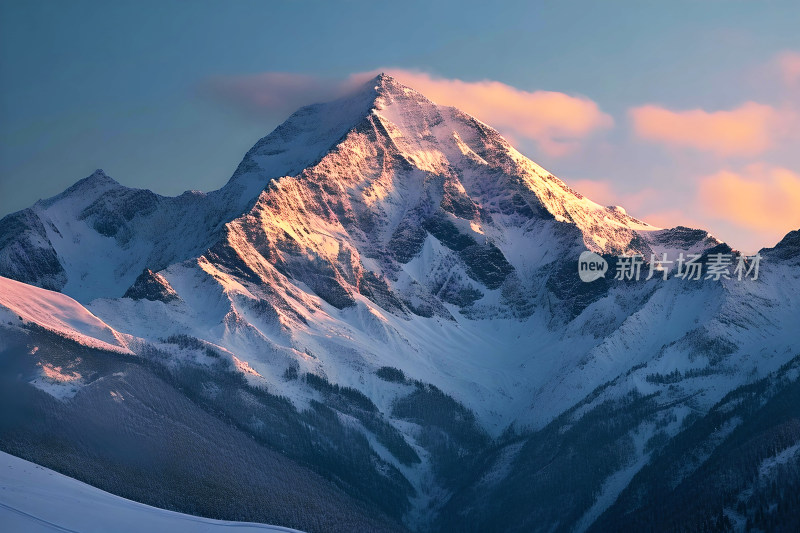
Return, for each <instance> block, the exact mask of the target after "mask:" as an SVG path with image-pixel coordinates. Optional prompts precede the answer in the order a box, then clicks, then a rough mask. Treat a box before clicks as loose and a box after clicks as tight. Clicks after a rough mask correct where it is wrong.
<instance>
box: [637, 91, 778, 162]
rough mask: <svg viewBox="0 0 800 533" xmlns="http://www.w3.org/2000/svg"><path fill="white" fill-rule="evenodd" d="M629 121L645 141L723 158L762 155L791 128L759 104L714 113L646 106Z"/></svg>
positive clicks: (773, 112)
mask: <svg viewBox="0 0 800 533" xmlns="http://www.w3.org/2000/svg"><path fill="white" fill-rule="evenodd" d="M630 117H631V119H632V121H633V127H634V131H635V133H636V135H637V136H639V137H640V138H642V139H645V140H648V141H653V142H658V143H662V144H665V145H668V146H673V147H679V148H692V149H695V150H699V151H704V152H712V153H715V154H717V155H720V156H730V155H736V156H753V155H758V154H761V153H763V152H765V151H767V150H768V149H770V148H772V147H773V146H774V145H775V144H776V143H777V141H778V139H779V138H780V137H781V136H782V135H784V134H785V132H786V130H787V125H788V117H787V116H786V114H784V113H783V112H781V111H779V110H777V109H775V108H773V107H771V106H768V105H764V104H759V103H756V102H747V103H745V104H743V105H741V106H740V107H738V108H736V109H733V110H730V111H714V112H709V111H704V110H702V109H692V110H688V111H671V110H669V109H665V108H663V107H660V106H656V105H645V106H641V107H636V108H633V109H631V110H630Z"/></svg>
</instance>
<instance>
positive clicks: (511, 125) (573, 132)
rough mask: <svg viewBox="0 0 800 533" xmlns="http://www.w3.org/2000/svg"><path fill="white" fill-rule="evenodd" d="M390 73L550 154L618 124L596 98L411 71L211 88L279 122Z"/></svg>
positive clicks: (272, 78)
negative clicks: (309, 105)
mask: <svg viewBox="0 0 800 533" xmlns="http://www.w3.org/2000/svg"><path fill="white" fill-rule="evenodd" d="M381 71H382V72H385V73H386V74H389V75H391V76H393V77H395V78H396V79H398V80H399V81H400V82H401V83H403V84H405V85H408V86H409V87H413V88H414V89H416V90H418V91H419V92H421V93H422V94H424V95H425V96H427V97H428V98H430V99H431V100H433V101H434V102H436V103H438V104H442V105H448V106H453V107H457V108H459V109H461V110H463V111H465V112H467V113H469V114H471V115H473V116H474V117H476V118H478V119H479V120H482V121H483V122H486V123H487V124H489V125H491V126H492V127H494V128H497V130H498V131H500V133H501V134H503V135H504V136H505V137H507V138H508V139H509V140H510V141H511V142H512V143H515V142H519V141H521V140H528V141H533V142H535V143H536V144H537V146H538V147H539V149H540V150H541V151H542V152H544V153H545V154H547V155H549V156H553V157H559V156H563V155H566V154H568V153H570V152H571V151H573V150H574V149H576V148H577V147H578V146H579V145H580V143H581V142H582V141H584V140H586V139H588V138H589V137H591V136H592V135H594V134H596V133H598V132H601V131H603V130H605V129H608V128H610V127H612V126H613V124H614V120H613V119H612V118H611V116H610V115H608V114H607V113H605V112H603V111H602V110H601V109H600V106H599V105H598V104H597V103H596V102H594V101H593V100H591V99H589V98H587V97H584V96H577V95H569V94H565V93H562V92H557V91H544V90H536V91H526V90H522V89H518V88H516V87H512V86H511V85H507V84H505V83H502V82H499V81H494V80H479V81H463V80H460V79H449V78H443V77H439V76H434V75H432V74H428V73H425V72H421V71H415V70H407V69H393V68H388V69H381V70H375V71H369V72H359V73H356V74H351V75H350V76H348V77H347V78H345V79H331V78H324V77H320V76H311V75H306V74H297V73H288V72H264V73H260V74H252V75H245V76H234V77H220V78H215V79H213V80H210V81H209V82H208V85H207V88H208V89H209V90H210V92H211V93H212V94H213V95H215V96H216V97H218V98H220V99H221V100H223V101H225V102H227V103H229V104H231V105H233V106H235V107H236V108H238V109H240V110H241V111H243V112H245V113H248V114H256V115H260V116H263V117H265V118H269V119H274V120H278V119H281V118H283V117H285V116H286V115H287V114H289V113H291V112H292V111H293V110H295V109H296V108H297V107H299V106H301V105H304V104H310V103H315V102H321V101H328V100H332V99H335V98H337V97H340V96H343V95H345V94H347V93H349V92H351V91H353V90H355V89H356V88H358V87H359V86H361V85H362V84H363V83H365V82H366V81H367V80H369V79H370V78H371V77H373V76H375V75H376V74H377V73H378V72H381Z"/></svg>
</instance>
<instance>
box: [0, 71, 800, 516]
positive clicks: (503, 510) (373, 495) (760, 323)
mask: <svg viewBox="0 0 800 533" xmlns="http://www.w3.org/2000/svg"><path fill="white" fill-rule="evenodd" d="M795 233H796V232H795ZM795 233H792V234H790V235H789V236H787V238H786V239H784V241H783V242H782V243H781V244H779V245H778V246H776V247H775V248H773V249H770V250H764V257H765V258H766V259H765V264H764V265H762V268H761V270H760V272H759V276H758V279H757V280H752V279H750V280H737V279H735V277H730V276H729V277H728V278H721V279H717V280H711V279H706V278H702V279H698V280H695V281H689V280H685V279H680V278H677V277H676V276H674V275H673V276H672V277H670V279H667V280H665V279H663V277H662V275H661V274H662V271H661V270H659V271H658V273H657V274H656V275H655V276H649V277H648V279H644V278H645V277H646V276H645V275H643V276H642V279H641V280H630V281H626V280H623V279H613V278H614V276H612V275H607V276H606V277H605V278H603V279H598V280H596V281H593V282H591V283H584V282H582V281H581V280H580V278H579V276H578V270H577V269H578V258H579V256H580V255H581V254H582V253H583V252H593V253H594V254H596V256H599V260H602V261H606V262H609V263H610V264H611V267H609V268H610V270H611V271H613V266H614V264H615V263H614V262H615V260H616V259H615V256H617V255H619V254H640V255H642V256H643V257H644V258H645V259H646V260H647V261H648V262H649V260H650V257H651V254H659V257H660V256H661V254H671V255H672V258H675V256H677V254H678V253H684V254H695V255H696V256H698V257H700V260H701V262H704V263H705V262H709V261H711V257H712V256H716V255H719V254H722V255H725V254H728V255H730V256H731V257H730V259H731V260H733V259H737V258H738V257H739V256H738V255H737V254H736V253H734V252H733V251H731V250H730V248H729V247H727V246H726V245H725V244H724V243H721V242H720V241H718V240H717V239H715V238H713V237H712V236H710V235H709V234H708V233H707V232H706V231H703V230H700V229H691V228H684V227H677V228H672V229H660V228H656V227H653V226H651V225H648V224H647V223H645V222H643V221H640V220H637V219H635V218H633V217H631V216H629V215H627V214H626V212H625V211H624V209H620V208H615V207H603V206H600V205H598V204H596V203H594V202H592V201H591V200H589V199H588V198H585V197H584V196H582V195H581V194H579V193H578V192H576V191H574V190H572V189H571V188H570V187H568V186H567V185H566V184H565V183H564V182H562V181H561V180H559V179H558V178H556V177H554V176H553V175H552V174H550V173H549V172H547V171H546V170H544V169H543V168H541V167H540V166H538V165H537V164H536V163H534V162H532V161H531V160H529V159H527V158H526V157H524V156H523V155H522V154H520V153H519V152H518V151H517V150H515V149H514V148H513V147H512V146H511V145H510V144H509V143H508V142H507V141H506V140H505V139H504V138H503V137H502V136H501V135H500V134H498V132H497V131H495V130H494V129H492V128H491V127H489V126H487V125H486V124H484V123H482V122H480V121H479V120H477V119H475V118H473V117H471V116H469V115H467V114H465V113H463V112H461V111H459V110H458V109H455V108H452V107H445V106H440V105H437V104H435V103H433V102H431V101H430V100H428V99H427V98H425V97H424V96H423V95H421V94H420V93H418V92H416V91H415V90H413V89H411V88H409V87H405V86H403V85H402V84H400V83H398V82H397V81H396V80H394V79H393V78H391V77H389V76H386V75H380V76H378V77H376V78H374V79H372V80H370V81H369V83H367V84H366V85H364V86H363V87H362V88H360V89H359V90H357V91H355V92H354V93H353V94H350V95H348V96H346V97H344V98H341V99H339V100H336V101H333V102H329V103H324V104H315V105H311V106H307V107H303V108H301V109H299V110H298V111H297V112H295V113H294V114H293V115H292V116H290V117H289V118H288V119H287V120H286V121H285V122H284V123H283V124H281V125H280V126H279V127H278V128H276V129H275V130H274V131H273V132H272V133H270V134H269V135H267V136H266V137H264V138H263V139H261V140H259V141H258V142H257V143H256V144H255V146H253V148H252V149H251V150H250V151H249V152H247V154H246V155H245V157H244V159H243V160H242V162H241V163H240V164H239V166H238V168H237V169H236V171H235V172H234V173H233V176H232V177H231V179H230V180H229V182H228V183H227V184H226V185H225V186H224V187H222V188H221V189H219V190H217V191H213V192H209V193H199V192H186V193H184V194H182V195H180V196H177V197H164V196H160V195H158V194H155V193H153V192H151V191H147V190H139V189H131V188H127V187H124V186H122V185H120V184H119V183H117V182H115V181H114V180H112V179H111V178H109V177H108V176H106V175H105V174H104V173H103V172H102V171H97V172H95V173H94V174H93V175H92V176H90V177H89V178H86V179H84V180H81V181H80V182H78V183H76V185H74V186H73V187H71V188H69V189H67V190H66V191H65V192H64V193H62V194H60V195H58V196H55V197H53V198H51V199H49V200H43V201H40V202H37V203H36V204H35V205H33V206H32V207H30V208H28V209H25V210H23V211H20V212H18V213H14V214H11V215H8V216H6V217H5V218H3V219H2V220H0V276H3V278H0V280H1V279H5V278H13V279H14V280H17V281H11V280H8V279H6V281H5V282H3V283H2V287H3V288H4V291H3V292H2V293H0V318H2V321H0V323H1V324H2V325H0V332H2V335H3V337H2V341H3V342H2V343H0V350H3V352H2V354H0V355H1V356H2V358H3V359H2V360H3V361H7V364H6V366H5V367H3V368H4V369H3V371H2V373H0V377H2V378H3V380H4V383H6V384H8V387H7V388H5V389H3V390H7V391H11V392H9V393H8V398H6V399H5V400H4V401H5V402H6V403H8V405H9V410H8V412H31V413H34V414H35V416H34V417H33V419H32V420H22V419H17V418H13V419H10V420H9V421H0V422H2V423H3V424H5V425H2V426H0V445H1V446H2V449H3V450H7V451H12V452H14V453H17V454H19V455H24V456H26V457H27V458H29V459H32V460H34V461H36V460H39V461H45V462H48V466H51V467H53V468H56V469H59V470H62V471H65V470H68V471H70V472H79V473H82V474H83V475H82V476H81V477H82V479H85V480H87V481H90V482H92V483H93V484H95V485H98V486H100V487H102V488H105V489H106V490H111V491H116V492H122V493H125V494H126V495H127V496H128V497H136V498H137V499H139V500H141V501H146V502H148V503H152V504H156V505H162V506H167V507H174V508H179V509H182V510H187V511H191V512H196V513H203V514H207V515H213V516H221V517H228V518H231V517H236V518H242V517H245V518H247V519H250V520H264V521H268V522H270V523H281V524H285V525H290V526H293V527H299V528H301V529H309V530H314V529H319V530H325V531H333V530H344V531H347V530H376V531H378V530H387V531H393V530H400V529H402V528H404V527H407V528H411V529H418V530H422V529H426V528H427V529H431V528H433V529H439V530H492V529H499V530H526V531H527V530H531V529H535V528H533V527H532V526H531V524H541V529H542V530H557V531H561V530H564V531H566V530H585V529H587V528H589V527H591V526H592V524H595V523H598V524H601V523H602V524H606V525H607V526H608V527H609V528H611V529H619V524H620V523H621V522H620V520H622V518H621V517H624V516H626V513H634V514H635V513H647V512H650V511H648V509H646V508H645V507H644V506H643V504H642V503H641V502H640V501H638V500H636V498H635V497H633V496H631V495H629V494H627V493H625V492H624V491H625V487H627V486H631V487H634V488H635V489H636V490H637V491H639V492H637V494H639V493H645V492H648V491H649V493H652V494H659V495H660V496H659V498H661V497H662V496H663V497H664V498H666V497H667V496H666V495H664V494H662V493H663V492H664V491H667V489H666V488H665V487H666V486H670V487H673V488H672V489H669V490H671V491H672V492H669V491H667V492H669V497H671V498H674V501H675V502H682V501H687V500H692V501H695V500H697V498H693V497H690V495H689V492H687V491H689V488H687V486H686V485H683V484H682V483H683V482H684V481H686V480H689V479H694V478H692V476H695V475H697V476H700V475H701V473H702V468H701V467H702V466H703V465H704V464H705V463H704V461H705V459H702V457H706V458H707V457H708V456H709V455H710V454H711V453H712V451H713V450H721V451H720V453H721V454H723V455H721V456H720V457H722V459H720V460H721V461H723V463H724V464H723V467H725V468H727V466H730V465H731V464H733V463H732V462H731V461H732V459H730V457H731V454H732V453H733V452H731V451H730V450H732V449H738V448H736V446H738V444H736V442H731V441H729V440H726V439H728V438H729V437H731V436H732V435H734V436H735V433H732V432H733V431H734V428H735V427H736V425H737V424H740V423H742V424H744V423H749V422H748V421H751V420H752V417H753V416H755V415H754V413H755V412H756V409H757V408H760V407H757V406H768V405H772V404H771V403H770V402H773V401H779V399H778V400H775V398H779V396H780V394H784V393H785V394H794V392H793V391H794V389H792V387H794V385H793V384H794V383H795V382H796V378H797V372H796V371H795V369H796V366H797V364H798V363H797V361H798V360H797V350H798V344H797V339H796V338H795V337H794V336H793V334H792V333H790V332H791V331H793V330H792V327H793V325H794V323H795V322H796V316H797V314H798V312H800V299H798V297H797V294H800V276H799V275H798V271H797V268H796V267H797V261H796V259H797V254H796V253H795V249H796V248H797V246H796V241H797V238H796V234H795ZM649 266H650V265H649V264H645V266H644V268H645V269H647V268H648V267H649ZM669 273H670V272H667V274H669ZM17 282H21V283H17ZM43 289H47V290H43ZM50 291H58V292H60V293H61V294H58V293H57V292H50ZM26 302H27V303H26ZM31 302H33V303H31ZM34 304H35V305H34ZM748 387H750V388H748ZM752 387H756V389H757V391H758V392H757V393H756V392H754V393H753V394H756V395H757V396H758V399H754V398H755V396H752V395H750V396H747V394H750V393H749V392H746V391H751V392H752V390H756V389H753V388H752ZM4 394H5V393H4ZM737 395H743V396H742V397H744V396H747V398H749V399H748V400H746V401H745V400H741V401H738V400H736V401H735V402H734V401H733V400H730V401H731V402H732V403H731V404H730V405H728V406H727V407H726V405H727V404H725V402H727V401H729V400H727V399H730V398H732V397H738V396H737ZM748 402H750V403H748ZM38 420H47V431H48V435H56V436H57V438H56V440H57V441H58V442H59V446H60V448H59V449H60V450H61V449H63V450H66V451H65V452H64V453H55V452H54V451H53V450H52V449H50V447H49V444H48V443H50V442H51V440H47V441H46V442H45V441H43V440H42V439H41V438H39V437H38V436H39V435H40V434H42V433H41V432H42V431H43V430H42V427H40V426H39V425H38V424H39V422H38ZM764 420H765V421H764V422H763V425H762V426H759V427H760V428H761V429H759V431H762V432H763V434H764V435H765V436H764V439H765V441H766V440H768V434H769V435H771V434H772V433H770V432H772V431H775V432H778V433H780V432H781V431H785V432H787V433H786V434H789V433H791V431H790V429H786V428H785V427H784V426H783V425H782V424H784V422H785V421H784V420H783V419H782V418H780V417H777V416H772V417H771V415H769V416H768V415H765V418H764ZM726 424H727V425H726ZM715 428H716V429H715ZM780 434H783V433H780ZM86 435H90V436H89V437H86ZM119 435H124V438H121V437H119ZM731 438H733V437H731ZM787 439H789V437H787ZM789 440H791V439H789ZM789 440H786V442H789ZM186 442H191V445H187V444H186ZM781 442H783V441H781ZM726 443H727V444H726ZM724 446H728V448H725V447H724ZM754 446H755V445H754ZM134 448H135V449H134ZM753 449H754V450H756V451H752V450H751V452H752V453H751V452H748V453H751V455H749V456H752V457H759V458H761V459H764V460H768V459H769V457H771V456H770V455H769V454H770V453H772V454H773V455H774V454H775V453H777V452H776V451H775V450H776V449H777V448H776V447H775V446H769V445H764V446H761V447H759V446H755V447H754V448H753ZM658 454H667V455H669V456H671V457H675V458H677V459H675V461H677V462H680V463H681V464H683V465H684V466H685V468H684V469H675V470H674V471H671V474H670V475H671V476H672V479H670V480H669V481H668V482H667V481H664V480H661V479H659V478H658V477H657V476H656V475H654V474H652V473H649V474H648V472H651V471H649V470H648V468H646V465H648V463H649V462H650V461H651V460H652V461H656V462H657V457H660V456H658ZM724 454H728V455H724ZM665 456H666V455H665ZM726 458H727V459H726ZM776 460H777V459H776ZM725 461H728V462H725ZM197 464H203V465H208V466H209V471H208V472H199V471H198V469H197V468H196V465H197ZM654 464H655V463H654ZM143 465H145V466H143ZM736 465H737V466H736V468H739V467H740V466H741V465H740V464H739V463H736ZM659 468H660V469H661V470H666V467H664V466H663V465H662V466H661V467H659ZM703 468H705V467H703ZM709 468H711V467H709ZM720 468H722V467H720ZM731 468H733V467H732V466H731ZM742 468H743V467H742ZM747 468H750V466H747ZM751 470H752V469H751ZM656 471H657V470H656ZM158 472H168V473H169V475H167V474H165V475H164V476H163V477H158V475H157V473H158ZM265 472H269V473H270V475H267V474H265ZM273 472H274V473H275V476H277V477H275V476H271V475H272V473H273ZM640 472H644V474H642V475H641V476H640ZM698 472H700V473H698ZM740 473H741V476H740V477H741V479H742V480H751V479H753V476H752V475H751V474H752V472H750V470H746V471H745V470H742V471H741V472H740ZM776 475H777V474H776ZM280 476H284V478H283V479H284V481H285V480H286V479H288V480H289V481H290V482H294V483H296V486H293V490H291V491H283V490H282V489H281V487H283V486H285V485H286V483H277V481H276V480H277V479H278V478H279V477H280ZM648 476H649V477H648ZM165 478H166V479H165ZM121 479H136V480H140V481H141V483H139V482H138V481H137V482H136V483H135V484H130V485H124V483H123V484H121V482H120V480H121ZM300 479H302V480H303V482H302V483H300V482H299V481H297V480H300ZM714 479H716V478H714ZM737 479H739V478H737ZM776 479H777V478H776ZM781 479H782V478H781ZM553 480H563V483H561V482H554V481H553ZM662 481H663V483H662ZM695 481H696V480H695ZM703 481H704V482H708V483H710V484H713V479H712V478H711V477H707V478H703ZM747 483H749V481H747ZM691 485H692V486H700V485H698V483H695V482H693V483H692V484H691ZM740 485H741V486H740ZM740 485H736V487H733V485H731V487H732V488H731V487H729V488H728V489H729V490H728V489H726V490H728V492H730V494H734V496H735V495H736V494H739V492H736V491H737V490H739V491H745V490H751V489H752V490H751V492H750V493H751V494H757V493H758V490H760V489H759V488H758V487H749V488H748V487H747V486H745V485H746V483H745V481H742V483H741V484H740ZM187 487H191V488H192V490H191V491H189V490H187ZM631 490H633V489H631ZM220 491H221V492H224V493H226V494H232V495H233V496H232V497H231V498H228V499H225V501H222V499H220V498H219V493H220ZM681 491H683V492H681ZM510 494H511V495H514V496H513V497H509V496H508V495H510ZM715 494H716V493H715ZM725 494H728V493H725ZM730 494H728V496H730ZM742 494H744V492H742ZM759 494H760V493H759ZM306 495H308V496H306ZM728 496H725V497H726V498H727V497H728ZM734 496H730V498H729V500H730V501H733V499H732V498H734ZM715 497H716V496H715ZM737 497H738V496H737ZM517 498H519V499H520V501H516V499H517ZM617 498H620V499H619V501H620V502H622V503H620V506H622V507H619V506H615V503H614V502H615V501H617ZM523 500H524V501H523ZM697 501H700V500H697ZM725 501H728V500H725ZM276 502H277V503H276ZM331 502H334V503H331ZM530 502H535V505H534V504H532V503H530ZM720 505H723V503H720ZM725 505H727V503H726V504H725ZM748 505H749V504H748ZM509 506H511V507H509ZM679 507H681V506H680V505H678V504H677V503H676V504H674V508H679ZM298 508H302V509H304V512H305V513H306V514H302V513H300V514H298V513H297V512H296V511H295V510H296V509H298ZM336 509H338V511H337V510H336ZM365 509H367V510H368V512H365V511H364V510H365ZM687 509H688V508H687ZM737 509H738V507H737ZM747 509H749V508H747V507H746V508H745V511H747ZM703 512H704V511H702V509H701V508H698V509H696V510H694V511H692V513H694V514H691V513H689V511H688V510H687V511H686V514H683V515H677V514H676V515H674V516H672V517H671V518H670V519H671V520H674V521H675V522H674V524H673V525H674V526H675V527H672V528H670V527H666V529H693V527H694V525H696V524H697V523H705V522H702V521H703V520H705V518H704V517H705V515H703ZM726 512H727V511H726ZM736 512H737V513H738V512H743V511H741V509H739V510H737V511H736ZM747 512H749V511H747ZM698 517H699V518H698ZM601 518H602V521H599V520H601ZM712 518H713V519H715V520H716V514H715V515H714V516H713V517H712ZM698 520H699V521H700V522H698Z"/></svg>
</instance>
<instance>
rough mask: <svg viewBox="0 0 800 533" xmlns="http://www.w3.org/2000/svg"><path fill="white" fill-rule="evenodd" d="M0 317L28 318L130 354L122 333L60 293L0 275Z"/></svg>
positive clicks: (92, 344)
mask: <svg viewBox="0 0 800 533" xmlns="http://www.w3.org/2000/svg"><path fill="white" fill-rule="evenodd" d="M0 319H1V320H2V321H3V322H9V323H11V324H15V323H17V324H18V323H19V322H20V321H21V322H28V323H33V324H36V325H37V326H41V327H43V328H45V329H47V330H49V331H52V332H54V333H58V334H59V335H62V336H64V337H66V338H68V339H72V340H74V341H76V342H78V343H79V344H82V345H84V346H88V347H91V348H98V349H102V350H108V351H112V352H119V353H126V354H132V353H133V352H131V351H130V350H129V349H128V345H127V343H126V341H125V338H124V336H123V335H122V334H120V333H119V332H117V331H116V330H114V329H113V328H111V327H109V326H108V324H106V323H105V322H103V321H102V320H100V319H99V318H97V317H96V316H94V315H93V314H92V313H90V312H89V311H87V310H86V308H84V307H83V306H82V305H81V304H79V303H78V302H76V301H75V300H73V299H72V298H70V297H69V296H65V295H63V294H60V293H57V292H52V291H48V290H45V289H40V288H38V287H33V286H31V285H27V284H25V283H20V282H18V281H15V280H13V279H8V278H4V277H0Z"/></svg>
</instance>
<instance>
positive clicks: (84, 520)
mask: <svg viewBox="0 0 800 533" xmlns="http://www.w3.org/2000/svg"><path fill="white" fill-rule="evenodd" d="M0 524H2V526H0V528H1V529H3V530H4V531H13V532H15V533H40V532H41V533H50V532H53V531H56V532H69V533H95V532H96V533H107V532H109V531H113V532H115V533H128V532H130V533H139V532H142V531H147V532H150V533H162V532H163V533H184V532H185V533H189V532H192V533H194V532H198V533H200V532H205V533H221V532H225V531H236V532H237V533H238V532H241V533H247V532H270V533H299V532H298V531H297V530H295V529H289V528H285V527H279V526H270V525H266V524H256V523H251V522H227V521H223V520H212V519H210V518H202V517H199V516H192V515H187V514H182V513H176V512H173V511H167V510H164V509H159V508H157V507H151V506H149V505H144V504H142V503H137V502H133V501H131V500H126V499H125V498H121V497H119V496H114V495H113V494H109V493H108V492H104V491H102V490H100V489H98V488H95V487H92V486H91V485H87V484H86V483H82V482H80V481H78V480H76V479H72V478H70V477H67V476H64V475H62V474H59V473H58V472H54V471H53V470H50V469H48V468H44V467H42V466H39V465H36V464H34V463H31V462H28V461H25V460H23V459H20V458H18V457H15V456H13V455H9V454H7V453H5V452H0Z"/></svg>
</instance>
